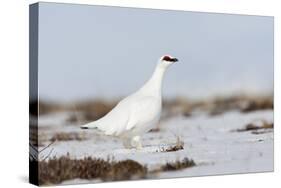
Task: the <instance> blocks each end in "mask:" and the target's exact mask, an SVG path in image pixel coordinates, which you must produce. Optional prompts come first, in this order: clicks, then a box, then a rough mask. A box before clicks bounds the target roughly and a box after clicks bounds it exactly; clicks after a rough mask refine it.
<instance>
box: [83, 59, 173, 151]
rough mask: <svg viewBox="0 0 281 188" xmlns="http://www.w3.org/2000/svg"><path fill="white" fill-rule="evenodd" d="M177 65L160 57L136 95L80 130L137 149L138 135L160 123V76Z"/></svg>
mask: <svg viewBox="0 0 281 188" xmlns="http://www.w3.org/2000/svg"><path fill="white" fill-rule="evenodd" d="M177 61H178V59H177V58H174V57H172V56H169V55H165V56H162V57H161V58H160V59H159V62H158V63H157V65H156V68H155V71H154V73H153V75H152V76H151V78H150V79H149V80H148V81H147V82H146V83H145V84H144V85H143V86H142V87H141V88H140V89H139V90H138V91H137V92H135V93H133V94H131V95H129V96H128V97H126V98H124V99H123V100H121V101H120V102H119V103H118V104H117V105H116V106H115V107H114V108H113V109H112V110H111V111H110V112H109V113H107V114H106V115H105V116H104V117H102V118H100V119H98V120H96V121H93V122H90V123H88V124H86V125H83V126H81V128H82V129H98V130H99V131H101V132H103V134H105V135H111V136H117V137H119V138H121V139H122V140H123V145H124V147H125V148H137V149H141V148H142V144H141V135H142V134H144V133H146V132H148V131H149V130H151V129H152V128H153V127H154V126H155V125H156V124H157V123H158V121H159V119H160V115H161V110H162V92H161V90H162V89H161V88H162V80H163V77H164V74H165V72H166V70H167V68H168V67H169V66H170V65H172V64H174V63H175V62H177Z"/></svg>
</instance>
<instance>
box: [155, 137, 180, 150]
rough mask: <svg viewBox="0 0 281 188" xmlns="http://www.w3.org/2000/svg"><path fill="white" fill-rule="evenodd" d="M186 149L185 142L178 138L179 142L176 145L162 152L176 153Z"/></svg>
mask: <svg viewBox="0 0 281 188" xmlns="http://www.w3.org/2000/svg"><path fill="white" fill-rule="evenodd" d="M183 149H184V142H183V141H181V140H180V137H177V142H176V144H175V145H173V146H170V147H168V148H167V149H162V150H161V152H174V151H178V150H183Z"/></svg>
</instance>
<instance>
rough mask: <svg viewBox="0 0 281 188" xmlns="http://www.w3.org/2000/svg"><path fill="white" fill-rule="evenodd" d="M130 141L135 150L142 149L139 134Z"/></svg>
mask: <svg viewBox="0 0 281 188" xmlns="http://www.w3.org/2000/svg"><path fill="white" fill-rule="evenodd" d="M131 143H132V146H133V147H135V148H136V149H137V150H141V149H142V144H141V137H140V136H135V137H133V139H132V141H131Z"/></svg>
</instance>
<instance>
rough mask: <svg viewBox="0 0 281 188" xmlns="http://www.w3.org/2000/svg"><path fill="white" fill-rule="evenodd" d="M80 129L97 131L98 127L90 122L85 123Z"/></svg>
mask: <svg viewBox="0 0 281 188" xmlns="http://www.w3.org/2000/svg"><path fill="white" fill-rule="evenodd" d="M80 128H81V129H97V128H98V126H97V124H96V122H95V121H94V122H91V123H87V124H85V125H82V126H81V127H80Z"/></svg>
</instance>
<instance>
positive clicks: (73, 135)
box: [50, 132, 87, 141]
mask: <svg viewBox="0 0 281 188" xmlns="http://www.w3.org/2000/svg"><path fill="white" fill-rule="evenodd" d="M86 139H87V137H86V135H85V134H84V133H83V132H82V133H78V132H69V133H64V132H61V133H56V134H55V135H54V136H52V138H51V139H50V141H71V140H77V141H82V140H86Z"/></svg>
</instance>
